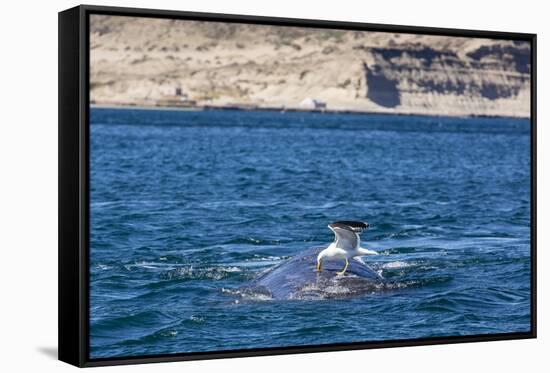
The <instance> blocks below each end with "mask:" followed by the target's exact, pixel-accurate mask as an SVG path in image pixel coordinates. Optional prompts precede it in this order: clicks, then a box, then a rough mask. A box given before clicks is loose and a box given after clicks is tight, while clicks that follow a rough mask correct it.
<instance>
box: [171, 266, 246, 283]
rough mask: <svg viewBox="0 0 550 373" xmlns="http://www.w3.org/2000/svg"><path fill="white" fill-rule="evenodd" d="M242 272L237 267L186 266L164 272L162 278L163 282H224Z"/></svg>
mask: <svg viewBox="0 0 550 373" xmlns="http://www.w3.org/2000/svg"><path fill="white" fill-rule="evenodd" d="M242 272H243V271H242V269H241V268H239V267H235V266H227V267H224V266H205V267H201V266H185V267H180V268H175V269H173V270H170V271H167V272H163V273H161V274H160V278H161V279H163V280H222V279H226V278H228V277H234V276H235V275H236V274H237V275H238V274H241V273H242Z"/></svg>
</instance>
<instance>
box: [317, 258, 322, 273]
mask: <svg viewBox="0 0 550 373" xmlns="http://www.w3.org/2000/svg"><path fill="white" fill-rule="evenodd" d="M317 272H321V261H320V260H318V261H317Z"/></svg>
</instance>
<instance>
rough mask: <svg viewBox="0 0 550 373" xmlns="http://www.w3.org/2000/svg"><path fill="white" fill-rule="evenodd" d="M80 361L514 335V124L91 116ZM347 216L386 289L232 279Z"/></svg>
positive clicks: (517, 315)
mask: <svg viewBox="0 0 550 373" xmlns="http://www.w3.org/2000/svg"><path fill="white" fill-rule="evenodd" d="M90 137H91V140H90V144H91V148H90V155H91V170H90V196H91V202H90V204H91V211H90V217H91V232H90V276H91V278H90V290H91V294H90V348H91V350H90V356H91V357H92V358H101V357H121V356H135V355H155V354H167V353H178V352H201V351H214V350H235V349H249V348H265V347H281V346H302V345H320V344H329V343H345V342H365V341H379V340H394V339H410V338H423V337H434V336H456V335H475V334H490V333H506V332H520V331H529V329H530V175H529V169H530V155H529V152H530V147H529V141H530V129H529V121H528V120H514V119H490V118H465V119H462V118H434V117H422V116H388V115H352V114H320V113H290V112H287V113H279V112H245V111H202V112H201V111H196V112H195V111H169V110H139V109H99V108H93V109H92V110H91V136H90ZM344 219H345V220H351V219H354V220H365V221H368V222H369V223H370V225H371V228H370V229H369V230H367V231H366V232H364V233H363V235H362V242H363V246H364V247H367V248H369V249H373V250H376V251H378V252H379V253H380V255H377V256H368V257H365V259H366V261H367V262H368V264H369V265H370V266H371V267H372V268H373V269H374V270H376V271H378V272H379V273H381V274H382V275H383V276H384V277H385V278H386V279H387V281H388V282H389V283H391V284H392V285H394V286H392V287H391V289H385V290H382V291H372V292H370V293H366V294H361V295H360V296H346V293H345V292H344V293H342V296H335V297H330V298H319V299H307V300H305V299H304V300H299V299H298V300H274V299H270V298H269V297H268V296H266V295H258V296H255V295H254V294H247V293H244V292H241V291H240V290H239V289H240V288H241V287H242V286H243V285H246V284H247V283H250V281H251V280H252V279H254V278H255V277H256V276H257V275H258V274H259V273H261V272H262V271H264V270H266V269H268V268H270V267H273V266H275V265H277V264H279V263H281V262H282V261H284V260H285V259H287V258H290V257H292V256H294V255H296V254H297V253H299V252H301V251H303V250H306V249H308V248H311V247H325V246H327V245H328V244H329V243H330V242H331V241H332V240H333V235H332V232H331V231H330V230H329V229H328V228H327V224H328V223H330V222H332V221H335V220H344Z"/></svg>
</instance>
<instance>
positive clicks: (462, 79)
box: [91, 15, 530, 117]
mask: <svg viewBox="0 0 550 373" xmlns="http://www.w3.org/2000/svg"><path fill="white" fill-rule="evenodd" d="M529 90H530V47H529V44H528V43H525V42H514V41H505V40H491V39H471V38H456V37H440V36H428V35H412V34H394V33H378V32H358V31H339V30H324V29H311V28H293V27H276V26H259V25H244V24H228V23H204V22H195V21H177V20H162V19H151V18H127V17H111V16H96V15H94V16H92V20H91V100H92V102H93V103H96V104H106V105H145V106H155V105H165V104H173V105H179V104H180V103H183V102H184V100H185V99H187V100H188V101H187V102H188V103H192V104H196V105H214V106H218V105H219V106H223V105H244V106H246V105H250V106H260V107H283V106H284V107H288V108H298V107H300V103H301V102H302V101H303V100H304V99H305V98H314V99H316V100H319V101H323V102H325V103H326V104H327V109H331V110H360V111H371V112H389V113H420V114H433V115H502V116H518V117H528V116H529V107H530V102H529V100H530V96H529Z"/></svg>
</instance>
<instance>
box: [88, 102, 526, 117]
mask: <svg viewBox="0 0 550 373" xmlns="http://www.w3.org/2000/svg"><path fill="white" fill-rule="evenodd" d="M90 108H92V109H120V110H166V111H207V110H226V111H266V112H277V111H278V112H281V113H285V112H289V113H318V114H352V115H388V116H390V115H395V116H424V117H434V118H442V117H444V118H499V119H526V120H529V121H530V120H531V117H530V116H522V115H517V116H511V115H490V114H452V113H445V114H436V113H432V112H423V111H418V112H415V111H398V112H396V111H393V112H390V111H374V110H372V111H370V110H369V111H368V110H353V109H307V108H300V107H282V106H249V105H242V106H241V105H194V106H181V105H180V106H169V105H143V104H140V105H135V104H96V103H93V104H90Z"/></svg>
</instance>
